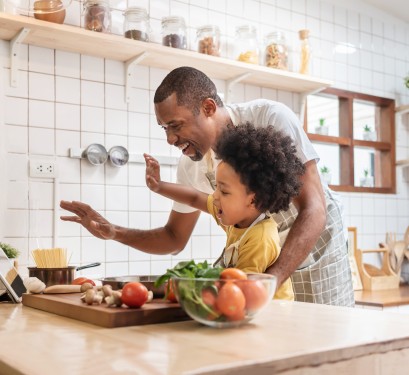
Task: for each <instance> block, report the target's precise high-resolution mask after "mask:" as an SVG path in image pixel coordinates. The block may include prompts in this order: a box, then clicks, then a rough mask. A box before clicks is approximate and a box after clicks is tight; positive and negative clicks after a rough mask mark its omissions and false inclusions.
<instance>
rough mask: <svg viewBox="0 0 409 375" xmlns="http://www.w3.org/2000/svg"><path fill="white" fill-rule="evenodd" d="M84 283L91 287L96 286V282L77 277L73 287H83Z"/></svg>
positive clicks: (73, 281) (72, 283)
mask: <svg viewBox="0 0 409 375" xmlns="http://www.w3.org/2000/svg"><path fill="white" fill-rule="evenodd" d="M84 283H90V284H91V285H94V286H95V282H94V280H91V279H89V278H88V277H84V276H81V277H77V278H76V279H74V280H72V282H71V285H82V284H84Z"/></svg>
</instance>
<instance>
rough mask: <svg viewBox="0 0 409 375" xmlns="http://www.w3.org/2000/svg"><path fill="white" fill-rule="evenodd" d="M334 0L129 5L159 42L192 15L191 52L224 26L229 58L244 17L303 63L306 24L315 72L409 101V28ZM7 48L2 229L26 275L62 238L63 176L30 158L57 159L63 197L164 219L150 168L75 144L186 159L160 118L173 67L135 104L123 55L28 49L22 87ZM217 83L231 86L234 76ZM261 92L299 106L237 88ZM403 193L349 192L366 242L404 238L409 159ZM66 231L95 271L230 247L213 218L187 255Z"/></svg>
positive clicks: (406, 127) (75, 19) (111, 214)
mask: <svg viewBox="0 0 409 375" xmlns="http://www.w3.org/2000/svg"><path fill="white" fill-rule="evenodd" d="M203 4H207V6H206V7H203ZM334 4H335V3H333V2H327V1H318V0H292V1H290V0H275V1H274V0H270V1H267V0H265V1H258V0H209V1H206V2H205V1H199V0H197V1H193V0H190V1H187V0H186V1H169V0H156V1H140V2H134V3H132V4H131V3H130V5H144V6H146V7H147V8H148V10H149V13H150V17H151V26H152V28H153V30H154V33H153V36H152V38H153V40H154V41H160V33H159V30H160V18H161V17H162V16H167V15H169V14H178V15H182V16H184V17H185V19H186V22H187V24H188V25H189V35H190V41H191V43H190V48H191V49H194V46H195V43H194V35H195V28H196V27H198V26H201V25H203V24H206V23H212V22H214V23H217V24H218V25H219V27H220V29H221V31H222V34H223V55H224V56H229V55H230V51H231V47H232V41H233V39H234V29H235V26H237V25H239V24H244V23H247V22H252V23H254V24H256V25H257V26H258V30H259V37H260V42H262V37H263V35H265V34H266V33H267V32H269V31H274V30H275V29H279V30H282V31H284V32H285V33H286V35H287V40H288V44H289V45H290V46H292V47H293V48H292V49H293V50H292V53H291V58H292V63H291V66H292V67H293V68H295V67H296V66H297V60H298V54H297V48H298V45H299V40H298V34H297V32H298V30H299V29H302V28H309V29H310V30H311V34H312V37H311V42H312V44H313V50H314V59H313V66H312V74H313V75H315V76H317V77H321V78H325V79H330V80H333V81H334V86H335V87H338V88H343V89H348V90H354V91H358V92H363V93H368V94H373V95H379V96H385V97H389V98H395V99H396V101H397V105H400V104H407V103H409V90H408V89H406V88H405V87H404V85H403V83H402V82H403V77H404V76H405V75H406V74H407V73H408V72H409V25H408V24H405V23H403V22H402V21H399V20H397V19H393V18H391V17H389V16H386V15H384V14H382V13H380V12H379V11H375V10H372V9H371V8H369V7H368V6H364V5H362V4H361V3H360V2H359V1H356V2H354V3H353V4H354V5H353V7H352V2H351V3H350V4H349V5H350V6H351V7H350V8H349V9H346V8H344V7H343V6H342V5H336V4H335V5H334ZM343 4H348V2H347V3H345V2H344V3H343ZM360 4H361V5H360ZM111 6H112V7H113V8H114V10H113V20H114V26H113V32H115V33H117V34H121V33H122V10H123V9H124V7H125V4H124V2H119V1H112V0H111ZM81 22H82V20H81V6H80V3H79V2H77V1H73V3H72V4H71V6H70V7H69V8H68V15H67V18H66V23H67V24H72V25H77V26H78V25H80V24H81ZM338 42H348V43H352V44H354V45H356V46H357V47H358V50H357V52H356V53H355V54H352V55H339V54H334V52H333V50H334V47H335V45H336V44H337V43H338ZM0 57H1V59H2V60H1V61H2V63H1V65H0V66H1V67H2V72H1V73H0V78H1V76H2V75H3V79H2V82H3V83H4V91H5V93H4V95H1V96H2V97H0V113H4V129H3V128H1V127H0V131H1V132H2V133H1V134H0V138H1V139H2V140H4V143H5V148H4V149H2V151H1V155H3V156H4V157H5V160H6V166H7V168H2V171H4V172H3V176H4V177H3V181H4V182H5V185H6V188H5V189H2V197H3V201H5V202H7V204H6V208H5V209H3V212H2V217H3V219H4V226H3V227H2V228H1V229H0V235H1V234H2V236H3V240H4V241H6V242H10V243H12V244H13V245H15V246H17V247H18V248H20V249H21V250H22V251H23V254H22V256H21V257H20V264H21V266H22V272H24V270H25V267H24V266H26V265H28V264H32V263H33V261H32V259H31V258H30V256H29V251H30V250H32V249H34V248H36V247H37V246H41V247H50V246H52V237H53V211H52V210H53V199H52V196H53V181H52V180H43V179H32V178H29V177H28V173H27V166H28V160H29V159H30V158H33V157H38V156H42V157H56V158H57V162H58V166H59V169H60V176H59V195H60V198H61V199H65V200H82V201H85V202H87V203H89V204H91V205H92V206H93V207H94V208H96V209H97V210H98V211H99V212H101V213H102V214H103V215H104V216H106V217H107V218H108V219H109V220H111V221H112V222H115V223H117V224H119V225H124V226H130V227H136V228H154V227H157V226H161V225H163V224H164V223H165V222H166V220H167V217H168V212H169V209H170V207H171V204H170V202H168V201H167V200H165V199H164V198H161V197H158V196H156V195H154V194H151V193H150V192H149V191H148V189H147V188H146V187H145V182H144V168H143V166H142V165H138V164H129V165H127V166H125V167H123V168H120V169H115V168H113V167H111V166H109V165H105V166H102V167H94V166H90V165H89V164H88V163H87V162H86V161H80V160H77V159H71V158H69V157H68V155H69V153H68V152H69V149H70V148H72V147H86V146H87V145H89V144H90V143H95V142H97V143H101V144H104V145H105V146H106V147H107V148H109V147H111V146H113V145H122V146H125V147H126V148H127V149H128V150H129V151H130V152H132V153H141V152H150V153H152V154H156V155H169V156H170V155H172V156H176V155H177V154H178V152H177V150H176V149H174V150H173V149H171V148H170V147H169V146H168V145H167V143H166V140H165V137H164V134H163V131H162V130H161V129H160V128H159V127H158V126H157V125H156V122H155V118H154V112H153V106H152V101H153V93H154V90H155V89H156V87H157V86H158V84H159V83H160V82H161V80H162V79H163V77H164V76H165V75H166V74H167V73H168V72H167V71H162V70H158V69H153V68H147V67H137V68H136V70H137V71H136V73H137V74H136V76H137V79H136V80H135V83H134V88H133V96H134V101H132V102H131V103H130V104H128V105H126V104H125V102H124V101H123V100H122V98H123V90H124V86H123V85H124V80H123V77H124V66H123V64H122V63H120V62H117V61H110V60H104V59H100V58H95V57H90V56H85V55H79V54H75V53H66V52H62V51H58V50H50V49H44V48H39V47H34V46H24V47H23V49H22V56H21V58H20V62H19V64H20V71H19V79H20V84H19V86H18V87H17V88H12V87H10V84H9V75H10V65H9V43H8V42H5V41H1V42H0ZM215 82H216V84H217V86H218V89H219V90H220V91H221V92H224V91H225V82H223V81H215ZM0 94H1V91H0ZM257 97H266V98H270V99H274V100H278V101H282V102H284V103H285V104H287V105H289V106H290V107H291V108H293V109H294V111H296V112H298V111H299V99H300V98H299V96H298V95H297V94H293V93H288V92H282V91H276V90H271V89H263V88H260V87H255V86H249V85H242V84H238V85H237V86H235V89H234V92H233V97H232V100H233V101H242V100H249V99H253V98H257ZM2 103H4V105H2ZM408 117H409V116H408V115H405V116H403V117H402V116H400V115H399V116H397V123H396V135H397V136H396V144H397V158H398V159H404V158H408V157H409V140H408V139H409V119H408ZM0 126H1V116H0ZM0 162H1V159H0ZM0 166H1V164H0ZM163 173H164V178H169V179H171V178H174V170H171V169H170V168H165V169H164V171H163ZM397 190H398V193H397V194H396V195H380V194H342V199H343V202H344V204H345V209H346V222H347V225H349V226H356V227H357V228H358V235H359V238H358V245H359V246H360V247H363V248H371V247H375V246H377V243H378V242H379V241H382V240H383V239H384V237H385V232H386V231H393V232H397V235H398V237H399V236H402V235H403V232H404V230H405V229H406V227H407V226H408V225H409V192H408V191H409V183H408V180H405V179H404V178H403V175H402V169H401V168H400V169H398V170H397ZM4 197H6V199H4ZM0 203H1V200H0ZM0 208H1V206H0ZM61 214H62V213H61ZM58 231H59V233H58V235H59V242H58V246H62V247H67V248H68V249H69V250H70V251H71V252H72V258H71V263H73V264H85V263H90V262H94V261H101V262H103V266H102V267H99V268H98V269H90V270H88V271H83V273H84V274H89V275H92V276H104V275H107V276H113V275H119V274H150V273H152V274H158V273H162V272H163V271H164V270H165V269H166V268H168V267H170V266H172V265H173V264H175V263H176V262H177V261H179V260H180V259H190V258H191V257H193V258H195V259H197V260H203V259H214V258H215V257H217V256H218V254H219V252H220V251H221V250H222V248H223V244H224V235H223V234H222V233H221V231H220V230H219V229H218V228H216V227H215V225H214V224H213V222H212V221H211V220H210V218H209V217H207V216H206V215H201V218H200V221H199V224H198V225H197V227H196V229H195V232H194V235H193V237H192V239H191V241H190V243H189V245H188V247H187V249H186V250H184V251H183V252H182V253H181V254H180V255H179V256H177V257H172V256H161V257H159V256H150V255H147V254H144V253H141V252H139V251H136V250H133V249H128V248H127V247H125V246H123V245H120V244H118V243H115V242H112V241H108V242H104V241H101V240H98V239H95V238H93V237H92V236H90V235H89V234H88V233H87V232H86V231H84V230H82V229H81V228H80V227H79V226H78V225H75V224H71V223H62V222H60V223H59V226H58Z"/></svg>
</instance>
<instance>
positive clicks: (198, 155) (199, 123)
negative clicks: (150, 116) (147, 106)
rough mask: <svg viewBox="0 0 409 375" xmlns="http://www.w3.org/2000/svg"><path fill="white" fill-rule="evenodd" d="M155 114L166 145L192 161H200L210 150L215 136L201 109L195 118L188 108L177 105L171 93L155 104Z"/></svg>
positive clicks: (208, 120)
mask: <svg viewBox="0 0 409 375" xmlns="http://www.w3.org/2000/svg"><path fill="white" fill-rule="evenodd" d="M155 114H156V118H157V120H158V124H159V125H160V126H162V127H163V128H164V130H165V132H166V140H167V141H168V143H169V144H170V145H172V146H175V147H177V148H179V149H180V150H181V151H182V153H183V154H184V155H186V156H188V157H189V158H190V159H192V160H193V161H199V160H201V159H202V158H203V156H204V155H205V153H206V152H207V151H208V150H209V149H210V148H211V146H212V143H213V142H214V140H215V136H216V135H215V134H213V132H212V128H213V127H212V126H211V121H212V119H211V117H209V116H206V115H205V114H204V112H203V109H202V108H201V109H200V113H199V114H198V115H197V116H195V115H194V114H193V113H192V111H191V110H190V109H189V108H187V107H185V106H180V105H178V104H177V98H176V94H175V93H173V94H172V95H170V96H169V97H168V98H166V99H165V100H164V101H163V102H161V103H156V104H155Z"/></svg>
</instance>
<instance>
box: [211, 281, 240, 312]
mask: <svg viewBox="0 0 409 375" xmlns="http://www.w3.org/2000/svg"><path fill="white" fill-rule="evenodd" d="M245 305H246V298H245V297H244V294H243V292H242V291H241V289H240V288H239V287H238V286H237V285H236V284H235V283H233V282H232V281H227V282H226V283H225V284H224V285H223V286H222V287H221V289H220V290H219V294H218V296H217V299H216V306H217V309H218V310H219V311H220V312H221V313H222V314H224V315H226V316H227V317H229V316H238V315H240V314H241V312H242V311H243V310H244V307H245Z"/></svg>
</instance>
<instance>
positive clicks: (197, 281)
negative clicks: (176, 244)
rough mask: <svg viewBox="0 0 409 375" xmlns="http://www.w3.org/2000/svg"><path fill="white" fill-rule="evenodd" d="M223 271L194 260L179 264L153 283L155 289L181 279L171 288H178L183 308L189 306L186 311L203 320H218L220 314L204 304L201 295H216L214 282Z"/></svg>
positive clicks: (220, 268)
mask: <svg viewBox="0 0 409 375" xmlns="http://www.w3.org/2000/svg"><path fill="white" fill-rule="evenodd" d="M223 269H224V268H222V267H212V266H211V265H210V264H209V263H207V261H204V262H202V263H197V264H196V263H195V261H194V260H190V261H184V262H179V263H178V264H177V265H176V266H175V267H174V268H171V269H168V270H167V272H166V273H165V274H164V275H162V276H160V277H159V278H158V279H157V280H156V281H155V287H158V286H160V285H162V284H164V283H165V282H167V281H169V280H170V279H171V278H172V277H178V278H183V280H179V284H178V285H177V286H176V285H173V288H176V287H177V288H178V293H177V294H178V296H179V299H180V300H179V302H181V303H183V304H184V305H185V307H186V306H187V305H189V307H188V310H189V311H195V314H196V315H199V316H201V317H203V318H204V317H207V318H209V317H212V319H218V318H219V317H220V313H219V312H217V311H215V309H214V308H213V307H212V306H209V305H207V304H206V303H205V302H204V300H203V294H202V293H203V291H205V290H206V291H207V292H208V293H212V294H213V295H217V288H216V287H215V283H214V280H217V279H219V278H220V273H221V272H222V271H223ZM190 279H191V280H190ZM209 279H211V280H209ZM165 298H166V296H165Z"/></svg>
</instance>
